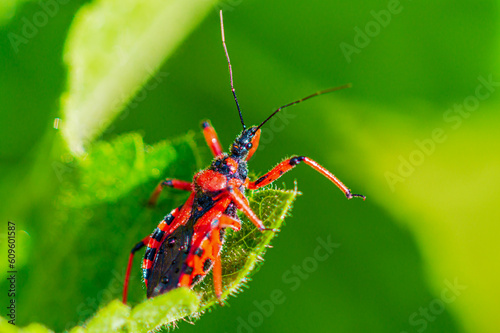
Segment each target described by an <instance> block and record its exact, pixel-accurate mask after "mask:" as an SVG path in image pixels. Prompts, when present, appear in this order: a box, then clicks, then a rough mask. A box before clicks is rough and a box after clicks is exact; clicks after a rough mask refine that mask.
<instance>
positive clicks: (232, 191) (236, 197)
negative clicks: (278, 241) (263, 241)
mask: <svg viewBox="0 0 500 333" xmlns="http://www.w3.org/2000/svg"><path fill="white" fill-rule="evenodd" d="M229 196H230V197H231V199H232V200H233V202H234V203H235V204H236V206H237V207H238V209H239V210H241V211H242V212H243V213H244V214H245V215H246V216H247V217H248V218H249V219H250V221H252V223H253V224H255V226H256V227H257V228H258V229H259V230H260V231H264V230H271V231H279V230H278V229H272V228H266V227H265V226H264V224H263V223H262V221H261V220H260V219H259V217H258V216H257V215H256V214H255V213H254V212H253V210H252V209H251V208H250V206H249V205H248V200H247V199H246V198H245V196H244V195H243V194H242V193H241V191H240V190H239V189H238V188H235V187H233V188H231V187H230V188H229Z"/></svg>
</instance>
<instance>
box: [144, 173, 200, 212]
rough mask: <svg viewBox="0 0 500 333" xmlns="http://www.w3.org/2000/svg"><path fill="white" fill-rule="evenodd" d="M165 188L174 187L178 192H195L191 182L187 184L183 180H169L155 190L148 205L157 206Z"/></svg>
mask: <svg viewBox="0 0 500 333" xmlns="http://www.w3.org/2000/svg"><path fill="white" fill-rule="evenodd" d="M165 187H172V188H175V189H178V190H183V191H192V190H193V184H192V183H190V182H185V181H183V180H177V179H170V178H167V179H165V180H164V181H162V182H161V183H159V184H158V186H156V188H155V190H154V191H153V193H152V194H151V196H150V197H149V200H148V205H149V206H155V205H156V202H158V197H159V196H160V193H161V191H163V189H164V188H165Z"/></svg>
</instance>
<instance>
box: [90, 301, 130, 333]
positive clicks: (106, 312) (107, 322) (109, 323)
mask: <svg viewBox="0 0 500 333" xmlns="http://www.w3.org/2000/svg"><path fill="white" fill-rule="evenodd" d="M129 315H130V308H129V307H128V306H126V305H125V304H123V303H122V302H120V301H118V300H114V301H112V302H111V303H109V304H108V305H107V306H106V307H104V308H102V309H101V310H99V312H98V313H97V314H96V315H95V317H94V318H92V320H90V321H89V323H88V324H87V332H88V333H99V332H118V331H120V330H121V329H122V327H123V326H125V324H126V322H127V318H128V316H129Z"/></svg>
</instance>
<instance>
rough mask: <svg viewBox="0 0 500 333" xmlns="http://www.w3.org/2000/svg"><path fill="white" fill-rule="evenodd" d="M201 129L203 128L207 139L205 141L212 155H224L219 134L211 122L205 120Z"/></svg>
mask: <svg viewBox="0 0 500 333" xmlns="http://www.w3.org/2000/svg"><path fill="white" fill-rule="evenodd" d="M201 127H202V128H203V136H204V137H205V141H207V145H208V147H210V150H211V151H212V154H214V156H218V155H220V154H222V153H223V151H222V147H221V144H220V141H219V138H218V137H217V133H216V132H215V129H214V128H213V127H212V125H211V124H210V122H209V121H208V120H205V121H204V122H203V123H201Z"/></svg>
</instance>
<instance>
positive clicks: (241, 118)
mask: <svg viewBox="0 0 500 333" xmlns="http://www.w3.org/2000/svg"><path fill="white" fill-rule="evenodd" d="M220 31H221V34H222V45H223V46H224V52H225V53H226V59H227V65H228V66H229V76H230V78H231V91H232V92H233V96H234V101H235V102H236V107H237V108H238V113H239V114H240V120H241V124H242V125H243V129H245V128H246V126H245V122H244V121H243V115H242V114H241V110H240V104H239V103H238V98H237V97H236V91H235V90H234V83H233V70H232V68H231V60H229V53H228V52H227V46H226V37H225V36H224V19H223V18H222V10H221V11H220Z"/></svg>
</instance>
